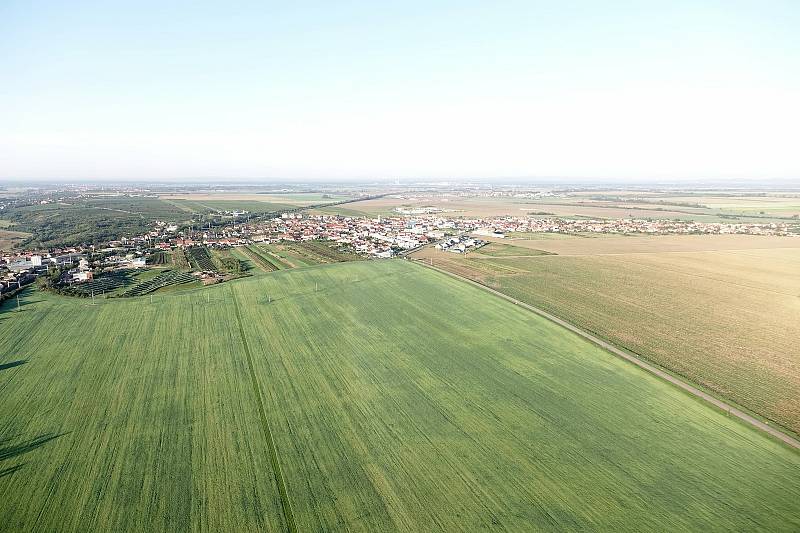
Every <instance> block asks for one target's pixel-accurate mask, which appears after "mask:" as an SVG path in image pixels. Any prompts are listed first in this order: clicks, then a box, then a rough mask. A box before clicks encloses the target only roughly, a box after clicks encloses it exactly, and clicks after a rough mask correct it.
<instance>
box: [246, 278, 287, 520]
mask: <svg viewBox="0 0 800 533" xmlns="http://www.w3.org/2000/svg"><path fill="white" fill-rule="evenodd" d="M231 296H232V297H233V306H234V310H235V313H236V322H237V324H238V326H239V335H241V337H242V345H243V346H244V353H245V355H246V357H247V368H248V370H249V371H250V381H251V384H252V385H253V392H254V393H255V395H256V401H257V402H258V416H259V418H260V419H261V429H262V430H263V432H264V437H265V438H266V441H267V447H268V448H269V455H270V461H271V462H272V470H273V472H274V473H275V481H276V482H277V484H278V493H279V495H280V498H281V507H282V508H283V516H284V518H285V519H286V528H287V529H288V530H289V531H290V532H292V533H294V532H296V531H297V524H296V523H295V520H294V512H293V511H292V503H291V502H290V501H289V491H288V490H287V488H286V481H285V479H284V477H283V470H282V469H281V464H280V462H279V461H278V448H277V446H276V445H275V439H274V438H273V436H272V429H271V428H270V425H269V420H267V412H266V410H265V409H264V400H263V397H262V394H261V387H260V386H259V385H258V379H257V378H256V372H255V370H254V369H253V356H252V354H251V353H250V345H249V344H247V337H245V335H244V326H243V325H242V315H241V313H240V312H239V300H238V299H237V298H236V292H235V291H234V290H233V287H231Z"/></svg>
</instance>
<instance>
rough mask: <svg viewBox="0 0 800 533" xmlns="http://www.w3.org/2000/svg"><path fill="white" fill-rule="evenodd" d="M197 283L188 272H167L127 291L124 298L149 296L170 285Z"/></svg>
mask: <svg viewBox="0 0 800 533" xmlns="http://www.w3.org/2000/svg"><path fill="white" fill-rule="evenodd" d="M192 281H195V277H194V276H192V275H191V274H189V273H188V272H179V271H177V270H167V271H166V272H162V273H161V274H159V275H158V276H156V277H154V278H153V279H150V280H147V281H143V282H142V283H139V284H138V285H136V286H135V287H132V288H131V289H129V290H127V291H125V292H124V293H123V294H122V296H125V297H129V296H141V295H143V294H148V293H151V292H153V291H156V290H158V289H161V288H163V287H167V286H169V285H180V284H182V283H190V282H192Z"/></svg>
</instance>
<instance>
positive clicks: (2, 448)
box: [0, 433, 64, 478]
mask: <svg viewBox="0 0 800 533" xmlns="http://www.w3.org/2000/svg"><path fill="white" fill-rule="evenodd" d="M62 435H64V433H43V434H42V435H39V436H38V437H35V438H33V439H30V440H23V441H21V442H16V443H15V442H12V441H13V440H14V439H13V438H8V439H2V440H0V462H2V461H7V460H9V459H13V458H15V457H18V456H20V455H23V454H26V453H28V452H31V451H33V450H35V449H36V448H39V447H40V446H44V445H45V444H47V443H48V442H50V441H52V440H55V439H57V438H59V437H61V436H62ZM26 464H27V463H21V464H18V465H14V466H10V467H8V468H2V467H0V478H3V477H5V476H10V475H11V474H13V473H14V472H16V471H17V470H19V469H21V468H22V467H23V466H25V465H26Z"/></svg>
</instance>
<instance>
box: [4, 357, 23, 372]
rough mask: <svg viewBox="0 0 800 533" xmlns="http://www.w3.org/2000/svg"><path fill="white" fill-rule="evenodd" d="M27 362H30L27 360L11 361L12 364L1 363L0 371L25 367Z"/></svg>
mask: <svg viewBox="0 0 800 533" xmlns="http://www.w3.org/2000/svg"><path fill="white" fill-rule="evenodd" d="M27 362H28V360H27V359H20V360H19V361H11V362H10V363H0V370H6V369H8V368H14V367H15V366H20V365H24V364H25V363H27Z"/></svg>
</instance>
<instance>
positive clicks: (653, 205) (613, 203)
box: [324, 192, 800, 223]
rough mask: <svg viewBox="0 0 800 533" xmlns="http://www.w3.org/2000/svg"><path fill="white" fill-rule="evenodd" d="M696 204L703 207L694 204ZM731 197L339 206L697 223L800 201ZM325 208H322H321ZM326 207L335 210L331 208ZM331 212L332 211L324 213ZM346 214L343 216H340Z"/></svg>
mask: <svg viewBox="0 0 800 533" xmlns="http://www.w3.org/2000/svg"><path fill="white" fill-rule="evenodd" d="M698 200H700V201H704V202H706V203H698ZM747 200H748V199H737V198H730V197H725V198H724V199H722V200H721V201H718V202H716V201H714V199H713V198H707V197H705V198H702V197H701V198H699V199H693V198H684V197H675V198H671V197H668V196H664V197H653V196H652V195H647V194H641V193H640V196H637V197H627V196H626V195H620V194H617V193H616V192H614V193H613V194H612V193H609V194H608V195H597V194H595V196H594V197H587V196H586V195H583V194H569V195H565V196H563V197H554V198H539V199H530V198H514V197H510V196H503V197H487V196H468V195H467V196H462V195H453V194H428V195H425V194H417V195H413V196H410V197H409V196H408V195H400V196H397V195H392V196H386V197H383V198H377V199H370V200H362V201H356V202H352V203H348V204H347V205H345V206H343V208H345V209H347V210H349V211H350V212H351V213H353V214H356V213H359V214H363V215H367V216H375V215H391V214H393V213H395V212H394V209H395V208H397V207H407V208H415V207H435V208H438V209H441V210H442V211H443V212H444V213H445V214H446V215H448V216H451V217H490V216H503V215H513V216H526V215H551V216H559V217H566V218H572V217H581V218H586V217H588V218H600V219H616V218H640V219H644V218H650V219H669V220H697V221H700V222H710V223H711V222H771V221H774V220H783V221H789V220H791V219H790V217H791V216H792V215H795V214H797V212H798V208H799V207H798V206H799V205H800V201H798V198H797V197H796V196H795V197H794V198H766V197H765V198H759V199H750V200H751V201H747ZM324 209H328V208H324ZM330 209H332V210H334V211H335V210H336V206H333V207H331V208H330ZM326 212H329V213H332V212H333V211H326ZM342 214H346V213H342Z"/></svg>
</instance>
